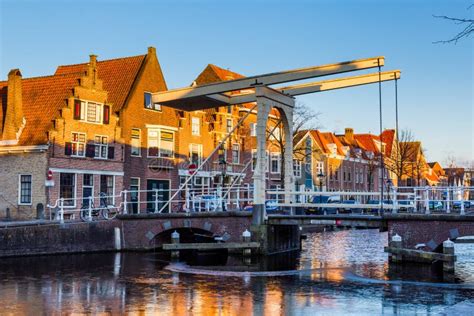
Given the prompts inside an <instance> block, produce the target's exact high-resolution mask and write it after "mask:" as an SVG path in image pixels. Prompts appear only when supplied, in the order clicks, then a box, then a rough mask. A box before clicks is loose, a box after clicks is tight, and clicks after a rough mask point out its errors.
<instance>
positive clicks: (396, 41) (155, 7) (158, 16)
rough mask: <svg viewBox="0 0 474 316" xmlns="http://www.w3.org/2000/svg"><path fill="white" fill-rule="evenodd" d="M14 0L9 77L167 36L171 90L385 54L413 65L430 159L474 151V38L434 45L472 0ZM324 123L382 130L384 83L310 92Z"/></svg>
mask: <svg viewBox="0 0 474 316" xmlns="http://www.w3.org/2000/svg"><path fill="white" fill-rule="evenodd" d="M79 2H80V1H61V2H59V1H57V2H56V1H47V0H46V1H20V0H15V1H6V0H0V3H1V7H0V10H1V16H0V20H1V21H0V27H1V43H0V44H1V56H0V60H1V64H0V73H1V79H2V80H4V79H5V78H6V76H7V73H8V71H9V70H10V69H12V68H17V67H18V68H20V69H21V71H22V73H23V76H24V77H31V76H40V75H47V74H52V73H53V72H54V70H55V68H56V67H57V65H60V64H72V63H80V62H86V61H87V60H88V55H89V54H90V53H95V54H98V55H99V59H108V58H115V57H122V56H130V55H138V54H144V53H145V52H146V48H147V47H148V46H155V47H156V48H157V52H158V58H159V60H160V63H161V66H162V68H163V71H164V75H165V79H166V81H167V83H168V87H169V88H177V87H182V86H187V85H189V84H190V83H191V82H192V80H193V79H194V78H195V77H196V76H197V75H198V74H199V72H200V71H201V70H202V69H203V68H204V67H205V66H206V65H207V64H208V63H214V64H216V65H219V66H221V67H224V68H230V69H231V70H233V71H236V72H239V73H242V74H244V75H254V74H259V73H266V72H273V71H278V70H286V69H292V68H297V67H304V66H312V65H320V64H325V63H333V62H339V61H345V60H352V59H357V58H366V57H373V56H378V55H383V56H385V57H386V66H385V67H384V68H385V70H389V69H401V70H402V80H400V81H399V108H400V128H401V129H403V128H409V129H411V130H412V132H413V133H414V134H415V136H416V138H417V139H419V140H421V141H422V142H423V144H424V147H425V149H426V154H427V156H428V159H429V160H438V161H441V162H443V161H444V160H445V158H446V156H447V155H448V154H450V155H454V156H456V157H458V159H460V160H467V159H471V160H472V159H473V157H474V152H473V147H474V130H473V121H474V114H473V71H474V68H473V67H474V66H473V43H474V37H471V38H470V39H467V40H464V41H462V42H459V43H458V44H457V45H453V44H446V45H442V44H433V43H432V42H434V41H437V40H442V39H447V38H450V37H451V36H453V35H454V34H456V32H457V31H459V30H460V26H457V25H455V24H453V23H450V22H448V21H443V20H439V19H435V18H433V17H432V15H433V14H445V15H452V16H457V17H470V18H472V15H473V14H474V9H471V11H470V12H469V11H467V7H468V6H469V4H470V2H472V1H453V0H446V1H416V0H406V1H376V0H373V1H338V2H337V3H336V2H335V1H329V0H328V1H210V0H209V1H171V0H170V1H132V0H128V1H93V2H92V1H91V2H88V1H81V2H80V3H79ZM299 99H300V100H301V101H302V102H304V103H306V104H307V105H308V106H311V107H312V108H314V109H315V110H316V111H319V112H321V113H322V115H321V117H320V120H321V122H320V124H321V125H322V126H323V128H324V129H326V130H330V131H336V132H342V131H343V130H344V127H346V126H350V127H353V128H354V129H355V132H356V133H363V132H378V124H379V123H378V88H377V85H371V86H364V87H358V88H351V89H345V90H336V91H332V92H325V93H319V94H313V95H310V96H305V97H301V98H299ZM383 108H384V121H383V122H384V123H383V124H384V127H385V128H393V127H394V124H395V115H394V112H395V111H394V85H393V83H385V84H383Z"/></svg>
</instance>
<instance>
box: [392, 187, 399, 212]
mask: <svg viewBox="0 0 474 316" xmlns="http://www.w3.org/2000/svg"><path fill="white" fill-rule="evenodd" d="M392 194H393V197H392V200H393V211H392V213H397V212H398V201H397V188H396V187H392Z"/></svg>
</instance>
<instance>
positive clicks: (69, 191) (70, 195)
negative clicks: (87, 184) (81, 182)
mask: <svg viewBox="0 0 474 316" xmlns="http://www.w3.org/2000/svg"><path fill="white" fill-rule="evenodd" d="M59 197H60V198H62V199H64V206H72V207H74V206H76V200H75V198H76V175H75V174H74V173H61V174H60V175H59Z"/></svg>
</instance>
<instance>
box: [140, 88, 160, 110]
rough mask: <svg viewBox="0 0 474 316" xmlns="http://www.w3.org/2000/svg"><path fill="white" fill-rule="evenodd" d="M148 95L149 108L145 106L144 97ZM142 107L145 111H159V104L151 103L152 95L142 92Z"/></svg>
mask: <svg viewBox="0 0 474 316" xmlns="http://www.w3.org/2000/svg"><path fill="white" fill-rule="evenodd" d="M146 94H149V95H150V106H149V107H148V106H147V104H145V101H146V97H145V95H146ZM143 107H144V108H145V109H146V110H152V111H161V104H159V103H153V94H152V93H151V92H148V91H143Z"/></svg>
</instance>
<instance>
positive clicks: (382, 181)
mask: <svg viewBox="0 0 474 316" xmlns="http://www.w3.org/2000/svg"><path fill="white" fill-rule="evenodd" d="M378 68H379V124H380V125H379V130H380V168H381V170H380V171H381V172H380V173H381V175H380V178H381V179H380V212H381V213H383V191H384V178H385V175H384V169H385V168H384V149H385V148H384V146H383V141H382V132H383V125H382V73H381V71H382V69H381V65H380V59H379V60H378Z"/></svg>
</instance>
